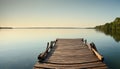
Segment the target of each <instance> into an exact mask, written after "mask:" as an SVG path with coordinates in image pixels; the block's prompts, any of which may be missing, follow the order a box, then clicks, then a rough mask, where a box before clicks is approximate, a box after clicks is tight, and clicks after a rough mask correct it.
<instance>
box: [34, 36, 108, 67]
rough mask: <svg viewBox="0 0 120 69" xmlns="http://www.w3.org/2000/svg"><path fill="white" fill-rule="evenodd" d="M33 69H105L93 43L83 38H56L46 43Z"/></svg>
mask: <svg viewBox="0 0 120 69" xmlns="http://www.w3.org/2000/svg"><path fill="white" fill-rule="evenodd" d="M38 59H39V61H38V62H37V63H36V64H35V65H34V68H33V69H107V66H106V64H104V63H103V62H102V61H103V56H101V55H100V54H99V53H98V51H97V49H96V47H95V44H94V43H90V44H88V43H87V41H86V40H84V39H82V38H81V39H57V40H56V41H51V43H48V44H47V48H46V51H45V52H43V53H41V54H40V55H39V56H38Z"/></svg>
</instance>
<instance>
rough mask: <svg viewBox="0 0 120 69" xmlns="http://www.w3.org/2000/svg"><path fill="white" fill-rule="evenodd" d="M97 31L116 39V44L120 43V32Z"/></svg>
mask: <svg viewBox="0 0 120 69" xmlns="http://www.w3.org/2000/svg"><path fill="white" fill-rule="evenodd" d="M96 30H97V31H100V32H103V33H104V34H106V35H110V36H111V37H113V38H114V39H115V41H116V42H119V41H120V30H107V29H104V30H98V29H96Z"/></svg>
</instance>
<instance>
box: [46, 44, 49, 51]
mask: <svg viewBox="0 0 120 69" xmlns="http://www.w3.org/2000/svg"><path fill="white" fill-rule="evenodd" d="M48 48H49V42H48V43H47V48H46V50H47V49H48Z"/></svg>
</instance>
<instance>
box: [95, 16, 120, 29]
mask: <svg viewBox="0 0 120 69" xmlns="http://www.w3.org/2000/svg"><path fill="white" fill-rule="evenodd" d="M95 28H96V29H100V30H120V18H119V17H117V18H116V19H115V20H114V21H113V22H111V23H106V24H105V25H100V26H96V27H95Z"/></svg>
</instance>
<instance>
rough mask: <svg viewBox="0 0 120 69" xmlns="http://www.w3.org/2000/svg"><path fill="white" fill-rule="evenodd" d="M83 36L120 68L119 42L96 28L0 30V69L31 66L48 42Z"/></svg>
mask: <svg viewBox="0 0 120 69" xmlns="http://www.w3.org/2000/svg"><path fill="white" fill-rule="evenodd" d="M56 38H84V39H87V40H88V42H94V43H95V44H96V47H97V49H98V51H99V52H100V53H101V54H102V55H103V56H104V58H105V61H104V62H105V63H106V64H107V65H108V66H109V68H110V69H120V60H119V59H120V54H119V53H120V42H119V41H117V42H116V41H115V40H114V38H113V37H111V36H109V35H105V34H104V33H102V32H98V31H96V30H94V29H1V30H0V69H32V68H33V65H34V64H35V63H36V61H37V56H38V55H39V53H41V52H43V51H44V50H45V48H46V45H47V42H49V41H52V40H55V39H56Z"/></svg>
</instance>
